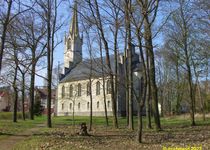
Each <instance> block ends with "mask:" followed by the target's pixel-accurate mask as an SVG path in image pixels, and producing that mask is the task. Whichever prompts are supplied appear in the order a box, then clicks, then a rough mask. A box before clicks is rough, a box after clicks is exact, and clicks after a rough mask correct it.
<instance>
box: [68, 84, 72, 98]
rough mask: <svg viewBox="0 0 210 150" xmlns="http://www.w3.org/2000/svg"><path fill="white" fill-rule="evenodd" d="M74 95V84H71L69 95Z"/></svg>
mask: <svg viewBox="0 0 210 150" xmlns="http://www.w3.org/2000/svg"><path fill="white" fill-rule="evenodd" d="M72 96H73V85H70V87H69V97H72Z"/></svg>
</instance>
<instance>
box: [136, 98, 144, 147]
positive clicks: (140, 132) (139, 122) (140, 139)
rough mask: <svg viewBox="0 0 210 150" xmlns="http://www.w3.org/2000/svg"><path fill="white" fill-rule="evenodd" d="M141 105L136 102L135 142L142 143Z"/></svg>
mask: <svg viewBox="0 0 210 150" xmlns="http://www.w3.org/2000/svg"><path fill="white" fill-rule="evenodd" d="M142 128H143V123H142V106H141V104H140V102H138V131H137V142H139V143H142Z"/></svg>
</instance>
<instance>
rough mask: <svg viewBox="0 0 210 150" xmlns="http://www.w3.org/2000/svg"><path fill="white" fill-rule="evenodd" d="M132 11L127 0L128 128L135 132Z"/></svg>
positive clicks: (129, 1) (129, 0)
mask: <svg viewBox="0 0 210 150" xmlns="http://www.w3.org/2000/svg"><path fill="white" fill-rule="evenodd" d="M130 9H131V0H126V5H125V12H126V15H125V18H126V28H127V31H128V52H127V54H128V55H127V56H128V57H127V60H128V101H129V102H128V103H129V107H128V109H129V124H128V128H129V129H131V130H134V126H133V70H132V55H133V54H132V43H131V42H132V41H131V40H132V39H131V24H130V18H129V17H130V15H129V13H130Z"/></svg>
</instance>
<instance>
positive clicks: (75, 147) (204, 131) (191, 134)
mask: <svg viewBox="0 0 210 150" xmlns="http://www.w3.org/2000/svg"><path fill="white" fill-rule="evenodd" d="M45 122H46V117H44V116H43V117H38V118H35V121H29V120H27V121H19V122H18V123H12V122H11V121H8V120H6V121H3V123H2V120H0V143H1V146H0V149H5V148H6V149H13V150H28V149H37V150H39V149H40V150H44V149H53V150H54V149H55V150H56V149H59V150H61V149H64V150H65V149H67V150H68V149H69V150H71V149H72V150H83V149H84V150H93V149H94V150H95V149H101V150H110V149H112V150H115V149H116V150H118V149H122V150H129V149H130V150H135V149H140V150H144V149H145V150H148V149H153V150H164V149H166V148H176V147H177V148H185V150H187V149H189V148H191V150H193V149H194V150H200V149H202V150H208V149H210V118H207V120H206V121H205V122H203V121H202V119H201V117H200V116H197V117H196V123H197V126H195V127H191V126H190V120H189V115H181V116H174V117H166V118H161V123H162V128H163V131H160V132H156V131H155V130H154V129H152V130H151V129H146V128H144V129H143V143H142V144H138V143H137V142H136V133H135V132H136V131H130V130H128V129H126V128H125V122H126V119H125V118H120V119H119V124H120V128H119V129H114V128H112V126H111V118H110V126H109V127H106V126H104V122H105V121H104V118H102V117H94V120H93V124H94V125H93V130H92V131H90V132H89V133H90V135H91V136H88V137H83V136H79V135H77V134H76V133H77V132H78V131H79V128H80V127H79V124H80V123H81V122H87V123H88V117H76V118H75V122H73V120H72V117H69V116H66V117H53V128H51V129H49V128H46V125H45ZM73 124H75V125H73ZM136 125H137V123H136V118H135V127H136ZM144 126H146V118H144ZM11 141H13V142H11ZM5 143H6V144H9V145H8V146H6V144H5ZM3 146H4V147H3Z"/></svg>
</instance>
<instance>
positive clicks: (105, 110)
mask: <svg viewBox="0 0 210 150" xmlns="http://www.w3.org/2000/svg"><path fill="white" fill-rule="evenodd" d="M99 35H100V34H99ZM99 40H100V43H99V45H100V59H101V65H102V66H101V72H102V80H103V98H104V112H105V121H106V126H109V120H108V115H107V106H106V88H105V75H104V62H103V56H102V43H101V39H99Z"/></svg>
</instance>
